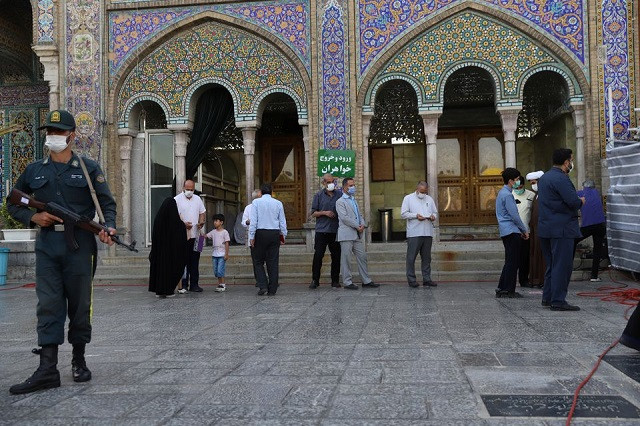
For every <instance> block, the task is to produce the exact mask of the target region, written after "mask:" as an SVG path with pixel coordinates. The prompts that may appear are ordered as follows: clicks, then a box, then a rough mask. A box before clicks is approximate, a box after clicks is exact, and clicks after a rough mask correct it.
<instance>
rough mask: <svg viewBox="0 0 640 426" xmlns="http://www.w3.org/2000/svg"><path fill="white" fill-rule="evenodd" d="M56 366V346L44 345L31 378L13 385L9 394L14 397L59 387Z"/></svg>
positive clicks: (58, 374) (58, 375)
mask: <svg viewBox="0 0 640 426" xmlns="http://www.w3.org/2000/svg"><path fill="white" fill-rule="evenodd" d="M57 365H58V345H44V346H43V347H42V350H41V351H40V366H39V367H38V369H37V370H36V372H35V373H33V375H31V377H29V378H28V379H27V380H25V381H24V382H22V383H19V384H17V385H13V386H11V387H10V388H9V392H11V393H12V394H14V395H18V394H23V393H30V392H35V391H38V390H42V389H50V388H57V387H60V373H59V372H58V369H57V368H56V366H57Z"/></svg>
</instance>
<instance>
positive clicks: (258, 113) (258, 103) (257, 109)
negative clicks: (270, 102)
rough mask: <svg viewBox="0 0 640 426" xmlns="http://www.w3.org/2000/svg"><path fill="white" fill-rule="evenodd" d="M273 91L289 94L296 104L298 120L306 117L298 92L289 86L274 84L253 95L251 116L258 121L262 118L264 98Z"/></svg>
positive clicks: (264, 104)
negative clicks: (274, 85)
mask: <svg viewBox="0 0 640 426" xmlns="http://www.w3.org/2000/svg"><path fill="white" fill-rule="evenodd" d="M273 93H284V94H285V95H287V96H289V97H290V98H291V100H293V102H294V103H295V104H296V110H297V112H298V120H302V119H307V111H306V109H303V108H302V107H303V104H302V99H300V97H299V96H298V94H297V93H295V92H294V91H292V90H291V89H290V88H289V87H285V86H276V87H271V88H269V89H267V90H264V91H262V92H261V93H258V94H257V95H256V96H255V97H254V100H253V104H252V105H251V114H252V116H254V117H256V119H257V120H258V122H260V121H261V120H262V114H263V113H264V108H265V106H266V103H265V100H266V98H267V96H269V95H271V94H273Z"/></svg>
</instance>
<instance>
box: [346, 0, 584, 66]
mask: <svg viewBox="0 0 640 426" xmlns="http://www.w3.org/2000/svg"><path fill="white" fill-rule="evenodd" d="M534 3H537V4H534ZM545 3H546V4H545ZM358 6H359V7H358V9H359V14H358V15H359V19H358V21H357V24H356V25H357V32H358V34H359V38H358V39H357V40H358V41H359V43H358V48H359V55H358V69H359V72H360V75H361V76H362V75H364V74H366V73H367V72H368V70H370V69H371V66H372V64H373V63H375V62H376V60H377V58H378V56H382V55H383V54H384V53H385V52H387V51H389V50H390V49H395V48H396V46H397V43H401V44H400V46H402V44H404V42H402V41H401V39H403V38H404V37H405V36H407V35H409V39H411V38H413V37H414V36H415V35H417V34H419V33H420V32H422V31H424V29H425V28H428V27H429V26H430V24H427V25H426V26H425V23H426V22H427V21H431V22H432V23H434V22H438V21H440V20H443V19H446V17H447V16H449V15H448V14H449V13H451V14H453V13H456V12H458V11H460V10H462V9H464V8H474V9H478V10H488V11H491V13H490V14H494V15H496V16H498V15H499V16H501V17H502V19H503V20H504V21H507V22H513V23H514V24H515V25H516V26H519V27H527V28H529V29H530V30H531V31H532V32H533V33H535V34H536V35H535V36H534V37H533V38H535V39H546V40H548V41H549V43H552V44H554V45H555V46H556V47H557V48H558V49H559V50H562V51H564V52H566V54H568V55H569V56H571V57H572V58H574V59H576V60H577V61H578V63H580V64H582V66H583V67H584V69H585V70H586V69H587V66H588V60H587V56H585V55H587V46H588V44H587V42H586V40H587V38H588V36H587V35H586V31H585V29H586V25H585V23H586V19H587V11H586V2H585V1H583V0H574V1H562V2H551V1H547V0H543V1H536V2H534V1H530V0H528V1H522V0H438V1H436V2H433V1H431V0H406V1H394V2H388V1H384V2H380V1H378V0H359V1H358ZM419 27H422V29H421V30H419V31H417V32H416V29H417V28H419ZM411 34H413V35H411ZM545 44H546V43H545Z"/></svg>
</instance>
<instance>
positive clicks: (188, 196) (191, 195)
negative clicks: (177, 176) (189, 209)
mask: <svg viewBox="0 0 640 426" xmlns="http://www.w3.org/2000/svg"><path fill="white" fill-rule="evenodd" d="M184 196H185V197H187V198H191V197H193V191H192V190H189V189H185V190H184Z"/></svg>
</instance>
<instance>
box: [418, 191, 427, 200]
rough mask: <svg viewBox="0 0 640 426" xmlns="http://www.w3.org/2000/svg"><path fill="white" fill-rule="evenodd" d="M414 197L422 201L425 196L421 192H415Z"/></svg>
mask: <svg viewBox="0 0 640 426" xmlns="http://www.w3.org/2000/svg"><path fill="white" fill-rule="evenodd" d="M416 195H417V196H418V198H420V199H421V200H423V199H424V198H425V197H426V196H427V194H423V193H422V192H416Z"/></svg>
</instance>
